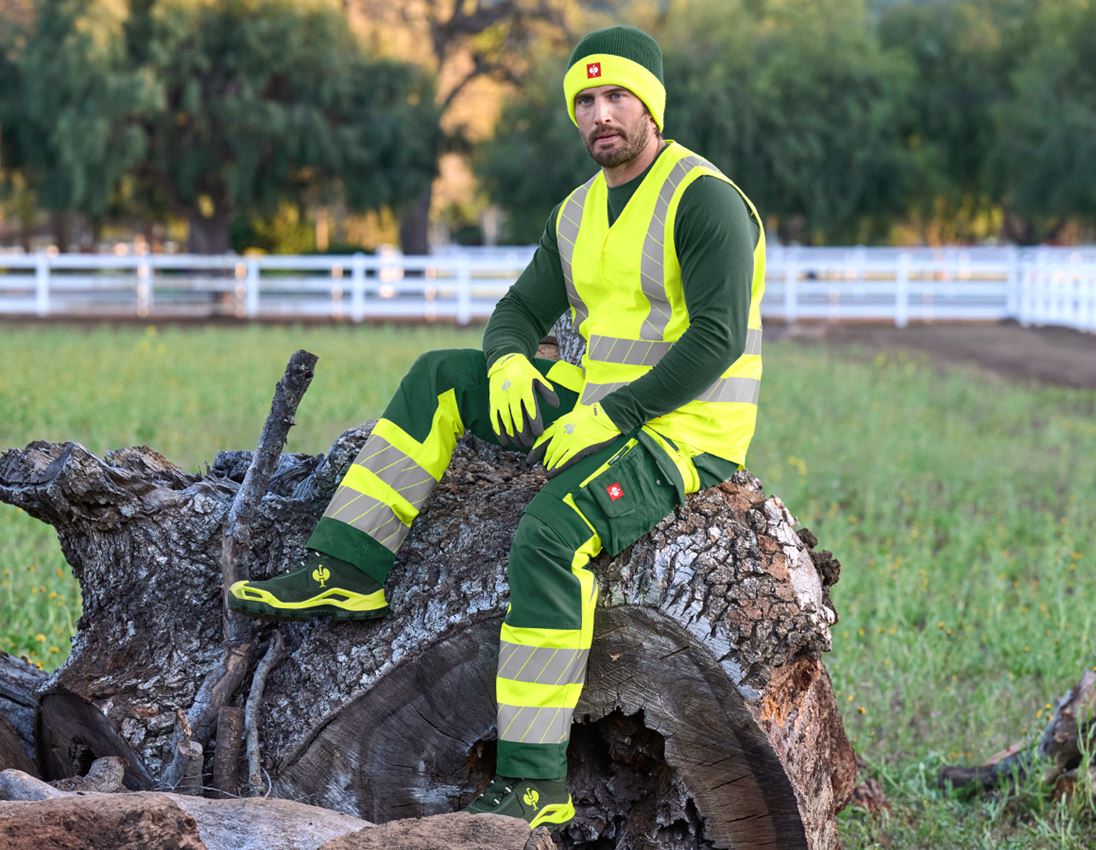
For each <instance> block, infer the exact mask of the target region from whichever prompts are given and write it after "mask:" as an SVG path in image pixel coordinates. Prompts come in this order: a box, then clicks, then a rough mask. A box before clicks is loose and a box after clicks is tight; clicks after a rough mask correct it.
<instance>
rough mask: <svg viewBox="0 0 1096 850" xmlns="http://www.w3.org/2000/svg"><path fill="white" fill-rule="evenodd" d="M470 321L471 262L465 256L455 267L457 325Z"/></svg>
mask: <svg viewBox="0 0 1096 850" xmlns="http://www.w3.org/2000/svg"><path fill="white" fill-rule="evenodd" d="M470 321H472V261H471V260H470V259H469V257H468V255H467V254H465V255H463V256H462V257H461V258H460V265H458V266H457V324H460V325H467V324H468V323H469V322H470Z"/></svg>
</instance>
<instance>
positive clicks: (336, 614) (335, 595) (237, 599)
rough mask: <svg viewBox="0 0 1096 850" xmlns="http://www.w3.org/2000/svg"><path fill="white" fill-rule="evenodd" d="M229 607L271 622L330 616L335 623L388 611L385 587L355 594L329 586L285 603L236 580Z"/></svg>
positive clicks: (380, 615)
mask: <svg viewBox="0 0 1096 850" xmlns="http://www.w3.org/2000/svg"><path fill="white" fill-rule="evenodd" d="M228 593H229V596H228V607H229V608H231V609H233V610H235V611H241V612H243V613H245V614H255V615H258V616H261V617H269V618H270V619H274V620H305V619H310V618H312V617H333V618H334V619H336V620H369V619H374V618H376V617H383V616H384V615H385V613H386V612H387V610H388V602H387V601H386V600H385V598H384V588H381V589H380V590H377V591H375V592H373V593H356V592H354V591H351V590H344V589H342V588H339V587H329V588H327V590H325V591H324V592H323V593H319V594H317V595H315V596H313V597H311V598H309V599H302V600H300V601H297V602H286V601H284V600H281V599H278V598H277V597H276V596H274V594H272V593H270V592H269V591H266V590H263V589H261V588H258V587H252V586H249V582H247V581H238V582H236V583H234V584H233V585H232V586H231V587H230V588H229V589H228Z"/></svg>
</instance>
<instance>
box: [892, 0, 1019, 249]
mask: <svg viewBox="0 0 1096 850" xmlns="http://www.w3.org/2000/svg"><path fill="white" fill-rule="evenodd" d="M1035 5H1036V4H1035V3H1034V2H1033V0H927V2H925V1H924V0H920V2H915V0H901V2H897V3H894V4H892V5H891V6H890V7H889V8H888V9H886V10H885V12H884V13H883V14H882V17H881V19H880V23H879V32H880V38H881V40H882V43H883V44H884V46H885V47H886V48H887V49H889V50H895V51H899V52H901V53H903V54H904V55H906V56H907V57H909V59H910V61H912V62H913V64H914V67H915V69H916V79H917V85H916V86H915V87H913V89H912V90H911V92H910V98H911V101H910V103H911V107H912V108H911V111H910V112H909V113H908V114H907V115H906V121H907V127H906V132H907V133H908V135H909V138H910V139H911V143H912V144H914V145H916V146H917V148H918V150H919V151H920V152H921V154H922V156H923V157H924V158H925V160H926V161H927V162H928V164H929V166H930V167H929V168H927V169H926V171H925V179H922V180H919V181H918V183H917V191H916V197H915V198H914V210H913V212H914V214H915V218H916V220H917V221H918V222H919V224H920V228H921V234H922V238H923V239H925V240H926V241H929V242H942V241H954V240H961V241H971V240H974V239H978V238H984V237H986V236H989V235H991V234H992V232H993V231H994V230H995V229H996V222H995V205H994V197H993V193H992V192H991V191H990V188H989V186H988V184H987V180H986V169H985V164H986V161H987V153H988V151H989V150H990V149H991V148H992V147H993V146H994V144H995V139H996V136H997V133H998V127H997V126H996V122H995V119H994V112H995V110H996V109H997V108H998V107H999V106H1000V105H1001V104H1003V103H1005V102H1007V101H1009V100H1010V99H1011V97H1012V93H1011V82H1010V80H1011V73H1012V70H1013V69H1014V68H1015V67H1016V64H1017V62H1018V61H1019V60H1020V57H1022V56H1023V55H1024V53H1025V52H1026V50H1027V47H1026V44H1027V41H1028V39H1029V38H1030V35H1029V33H1030V20H1031V14H1032V11H1033V10H1034V8H1035Z"/></svg>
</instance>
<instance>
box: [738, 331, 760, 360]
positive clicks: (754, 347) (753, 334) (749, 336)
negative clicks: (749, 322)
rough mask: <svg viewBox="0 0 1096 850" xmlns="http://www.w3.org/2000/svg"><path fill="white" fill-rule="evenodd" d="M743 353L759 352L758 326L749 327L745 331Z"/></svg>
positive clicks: (758, 353)
mask: <svg viewBox="0 0 1096 850" xmlns="http://www.w3.org/2000/svg"><path fill="white" fill-rule="evenodd" d="M742 353H743V354H757V355H759V356H760V354H761V330H760V329H758V328H749V329H748V330H747V331H746V350H745V351H743V352H742Z"/></svg>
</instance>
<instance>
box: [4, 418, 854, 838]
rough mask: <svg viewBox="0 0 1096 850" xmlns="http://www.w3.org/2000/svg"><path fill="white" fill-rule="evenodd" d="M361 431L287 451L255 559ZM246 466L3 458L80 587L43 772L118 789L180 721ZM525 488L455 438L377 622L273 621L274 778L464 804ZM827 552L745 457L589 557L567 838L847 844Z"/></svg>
mask: <svg viewBox="0 0 1096 850" xmlns="http://www.w3.org/2000/svg"><path fill="white" fill-rule="evenodd" d="M367 431H368V428H360V429H355V430H352V431H349V432H347V433H346V434H344V435H343V436H342V437H340V438H339V440H338V441H337V442H336V443H335V445H334V446H333V448H332V450H331V452H330V453H329V454H328V455H326V456H318V457H306V456H299V455H285V456H283V457H282V458H281V460H280V463H279V466H278V469H277V471H276V472H275V474H274V476H273V478H272V480H271V484H270V491H269V492H268V493H267V495H266V496H265V497H264V498H263V499H262V502H261V503H260V505H259V509H258V511H257V513H256V515H255V517H254V518H253V522H252V526H251V547H250V549H249V550H248V551H247V553H246V554H245V556H244V557H245V559H246V560H247V562H248V563H247V564H246V569H247V570H248V572H250V574H251V575H252V576H254V577H258V578H262V577H265V576H268V575H272V574H275V573H278V572H281V571H283V570H284V569H285V568H286V566H287V565H289V564H291V563H293V562H294V561H295V559H296V558H297V557H299V556H300V554H301V546H302V545H303V542H304V539H305V536H306V534H307V532H308V530H309V529H310V528H311V527H312V525H313V524H314V523H315V521H316V520H317V519H318V517H319V515H320V513H321V512H322V510H323V507H324V505H325V504H326V502H327V500H328V498H329V497H330V495H331V493H332V492H333V491H334V488H335V485H336V483H337V482H338V480H339V478H340V477H341V474H342V471H343V470H344V469H345V468H346V466H347V465H348V464H349V463H350V461H351V459H352V458H353V456H354V455H355V454H356V452H357V450H358V449H359V448H360V446H361V445H362V443H363V441H364V438H365V436H366V434H367ZM249 461H250V453H247V452H235V453H222V454H221V455H219V456H218V457H217V459H216V461H215V462H214V464H213V467H212V469H211V470H210V471H209V472H208V474H207V475H204V476H194V475H189V474H187V473H184V472H182V471H181V470H179V469H177V468H175V467H174V466H172V465H171V464H170V463H168V462H167V461H166V460H165V459H164V458H162V457H160V456H159V455H157V454H156V453H155V452H152V451H149V450H147V449H125V450H121V451H118V452H114V453H112V454H110V455H108V456H107V458H106V459H105V460H99V459H97V458H95V457H93V456H92V455H91V454H89V453H88V452H87V451H85V450H84V449H83V448H82V447H80V446H78V445H75V444H62V445H49V444H45V443H32V444H31V445H30V446H28V447H27V448H26V449H25V450H23V451H11V452H8V453H6V454H4V455H3V456H0V499H2V500H4V501H7V502H10V503H13V504H17V505H19V506H20V507H22V508H23V509H24V510H26V511H28V512H29V513H31V514H32V515H34V516H36V517H38V518H40V519H42V520H43V521H46V522H49V523H51V524H53V525H54V526H55V527H56V528H57V530H58V535H59V538H60V540H61V545H62V548H63V550H64V553H65V556H66V557H67V558H68V560H69V562H70V564H71V565H72V567H73V570H74V572H75V574H76V577H77V579H78V580H79V581H80V584H81V586H82V588H83V592H84V614H83V616H82V617H81V619H80V623H79V626H78V633H77V636H76V639H75V642H74V647H73V652H72V655H71V656H70V658H69V660H68V661H67V662H66V664H65V665H64V666H63V667H62V668H61V669H60V670H58V671H57V672H56V673H55V674H54V675H53V676H52V677H51V679H50V681H49V685H48V688H47V692H46V695H45V696H44V698H43V700H42V716H43V736H42V741H41V742H40V747H41V750H42V753H43V761H44V765H45V767H46V770H47V772H48V774H49V776H60V775H65V774H71V773H75V772H83V771H84V770H86V768H87V766H88V765H89V764H90V760H91V759H92V758H93V757H94V756H98V755H104V754H108V753H117V754H119V755H122V756H124V757H125V758H126V759H127V762H128V763H129V766H128V768H127V771H126V783H127V785H128V786H129V787H131V788H151V787H154V786H155V785H156V783H157V781H158V779H159V778H160V777H161V776H162V775H163V770H164V768H165V765H166V764H167V763H168V762H169V761H170V756H171V745H172V739H173V736H172V732H173V726H174V713H175V711H176V710H177V709H183V710H186V709H187V708H189V707H190V706H191V704H192V702H193V700H194V696H195V693H196V690H197V687H198V683H200V682H201V681H202V678H203V676H205V675H206V674H207V673H208V671H210V670H211V669H213V667H214V665H215V664H216V663H217V662H218V661H219V658H220V655H221V629H220V625H221V623H220V613H221V596H220V594H221V586H220V565H219V558H220V539H221V532H222V527H223V524H224V522H225V520H226V514H227V511H228V508H229V505H230V504H231V503H232V500H233V497H234V496H235V494H236V491H237V490H238V488H239V486H240V483H239V482H240V481H241V479H242V478H243V475H244V472H245V470H246V469H247V468H248V465H249ZM542 482H543V477H542V473H541V472H540V471H539V470H536V469H532V468H530V467H528V466H526V465H525V464H524V462H523V461H522V460H521V459H520V458H518V457H517V456H515V455H512V454H509V453H506V452H503V451H502V450H499V449H496V448H494V447H491V446H488V445H486V444H483V443H481V442H478V441H475V440H473V439H469V440H466V441H463V442H462V443H461V444H460V445H459V446H458V449H457V452H456V455H455V457H454V462H453V464H452V466H451V467H450V470H449V471H448V472H447V473H446V476H445V477H444V478H443V480H442V482H441V484H440V485H439V487H438V488H437V490H436V492H435V494H434V496H433V497H432V499H431V500H430V502H429V503H428V505H427V506H426V509H425V510H424V513H423V516H422V517H421V519H420V521H419V522H418V523H417V524H416V527H415V528H414V530H413V531H412V533H411V535H410V536H409V538H408V540H407V543H406V544H405V547H404V549H403V550H402V551H401V556H400V558H399V561H398V563H397V565H396V568H395V570H394V572H393V575H392V577H391V579H390V582H389V589H390V603H391V606H392V612H393V613H392V614H391V615H390V616H389V617H387V618H386V619H384V620H382V621H380V622H375V623H365V624H352V623H351V624H340V625H338V626H331V625H330V624H328V623H326V622H308V623H293V624H283V625H280V626H278V627H277V628H278V629H279V630H280V632H281V634H282V636H283V638H284V640H285V646H286V653H287V657H286V659H285V660H284V661H283V662H282V663H281V664H279V665H278V666H277V667H275V668H274V669H273V670H272V671H271V673H270V676H269V679H268V681H267V697H266V700H265V703H264V707H263V710H262V711H261V712H260V717H259V727H258V728H259V735H260V737H261V740H262V746H263V753H264V762H265V767H266V769H267V771H268V773H269V775H270V778H271V780H272V781H273V786H274V793H275V794H278V795H280V796H285V797H289V798H295V799H301V800H306V801H308V802H310V803H317V804H320V805H323V806H326V807H329V808H333V809H337V810H340V811H343V812H346V813H349V814H354V815H357V816H361V817H365V818H367V819H370V820H375V821H381V820H388V819H391V818H397V817H409V816H423V815H431V814H435V813H440V812H447V811H452V810H453V809H455V808H456V807H458V806H460V805H462V804H463V803H465V802H467V800H468V799H469V798H470V796H471V794H472V793H473V789H474V786H475V784H476V783H477V782H478V781H482V780H483V778H484V777H485V776H486V775H487V774H488V773H489V772H490V770H491V768H492V764H491V763H492V761H493V759H492V756H491V754H492V751H493V735H494V683H493V676H494V667H495V663H496V658H497V634H498V626H499V622H500V619H501V616H502V613H503V612H504V610H505V606H506V601H507V591H506V576H505V563H506V553H507V549H508V547H509V544H510V540H511V538H512V535H513V529H514V527H515V525H516V522H517V518H518V516H519V514H520V512H521V510H522V508H523V507H524V505H525V504H526V503H527V502H528V500H529V499H530V498H531V497H532V496H533V494H534V493H535V492H536V490H537V489H538V488H539V486H540V485H541V484H542ZM804 536H805V537H807V538H808V540H809V541H810V540H812V538H810V537H809V535H804ZM827 556H828V553H821V552H817V553H812V552H811V550H810V548H809V547H808V545H807V544H806V543H805V542H804V541H803V539H801V538H800V536H798V535H797V534H796V532H795V530H794V521H793V519H792V518H791V516H790V515H789V514H788V512H787V510H786V509H785V508H784V506H783V504H781V502H780V500H779V499H777V498H775V497H770V498H766V497H765V496H764V494H763V492H762V491H761V488H760V484H759V482H758V481H757V480H756V479H755V478H753V477H752V476H750V475H749V474H748V473H744V472H743V473H739V474H738V475H737V476H735V478H734V480H733V481H732V482H730V483H728V484H725V485H723V486H722V487H719V488H713V489H711V490H709V491H706V492H704V493H701V494H698V495H696V496H694V497H692V498H690V500H689V502H688V503H687V505H685V506H683V507H682V508H679V509H678V510H677V511H676V513H675V514H673V515H671V516H670V517H667V518H666V519H665V520H663V521H662V522H661V523H660V524H659V525H658V527H657V528H656V529H655V530H654V531H653V532H652V533H651V534H650V535H649V536H648V537H646V538H644V539H643V540H642V541H640V542H639V543H638V544H636V545H635V546H634V547H632V548H631V549H629V550H627V551H625V552H624V553H622V554H621V555H620V556H618V557H616V558H613V559H608V558H602V559H600V560H599V561H598V562H597V563H596V566H595V571H596V573H597V574H598V576H599V578H600V580H601V586H602V592H601V598H600V607H599V609H598V612H597V620H596V637H595V643H594V649H593V653H592V657H591V663H590V673H589V677H588V687H587V688H586V691H585V693H584V697H583V700H582V702H581V703H580V705H579V710H578V712H577V715H576V721H577V722H578V725H577V726H576V733H575V740H574V742H573V745H572V748H571V757H572V774H573V776H572V780H573V786H574V793H575V799H576V803H577V809H578V816H577V817H576V819H575V821H574V823H573V824H572V825H571V826H570V827H569V828H568V829H566V830H565V831H564V832H563V833H562V835H561V839H560V842H561V845H562V846H564V847H580V846H592V845H593V844H594V843H595V842H596V843H597V846H598V847H606V846H612V847H643V846H646V845H647V844H651V843H653V844H656V845H657V846H660V847H665V848H676V847H681V848H686V847H688V848H694V847H728V846H734V847H736V848H760V847H773V846H779V847H781V848H812V850H815V848H833V847H837V846H838V841H837V835H836V829H835V825H834V814H835V812H836V810H837V809H838V808H839V807H840V806H841V805H842V804H843V803H844V802H845V800H846V799H847V797H848V795H849V793H850V792H851V789H852V787H853V784H854V783H853V777H854V773H855V764H854V759H853V753H852V751H851V748H850V747H849V745H848V742H847V741H846V739H845V736H844V732H843V730H842V726H841V721H840V717H839V715H838V713H837V710H836V705H835V703H834V699H833V694H832V690H831V687H830V683H829V679H828V677H827V676H826V673H825V670H824V668H823V666H822V664H821V662H820V656H821V653H823V652H824V651H825V650H827V649H828V648H829V641H830V634H829V629H830V626H831V625H832V623H833V622H834V620H835V614H834V610H833V607H832V605H831V604H830V601H829V599H828V596H827V593H826V585H828V584H829V583H832V581H834V580H835V579H836V562H834V561H833V560H832V558H829V557H827ZM274 628H275V627H274V626H269V625H267V626H264V627H262V628H261V629H260V630H259V634H258V635H257V638H258V639H260V640H262V639H263V638H264V637H266V636H269V634H270V633H271V632H272V630H273V629H274ZM240 698H241V697H240V696H238V699H240ZM211 753H212V750H210V751H209V752H207V756H208V755H211Z"/></svg>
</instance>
